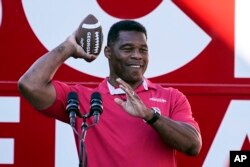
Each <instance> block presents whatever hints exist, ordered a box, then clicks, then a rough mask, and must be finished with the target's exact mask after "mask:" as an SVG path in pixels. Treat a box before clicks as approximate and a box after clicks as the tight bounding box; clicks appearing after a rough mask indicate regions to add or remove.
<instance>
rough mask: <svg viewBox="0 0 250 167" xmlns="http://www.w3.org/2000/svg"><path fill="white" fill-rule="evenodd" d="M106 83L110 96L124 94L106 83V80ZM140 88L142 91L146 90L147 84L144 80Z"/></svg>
mask: <svg viewBox="0 0 250 167" xmlns="http://www.w3.org/2000/svg"><path fill="white" fill-rule="evenodd" d="M106 82H107V85H108V89H109V93H110V94H111V95H117V94H125V92H124V91H123V90H122V89H121V88H115V87H114V86H112V85H111V84H110V83H109V82H108V80H106ZM142 87H143V89H144V90H148V83H147V81H146V79H143V82H142Z"/></svg>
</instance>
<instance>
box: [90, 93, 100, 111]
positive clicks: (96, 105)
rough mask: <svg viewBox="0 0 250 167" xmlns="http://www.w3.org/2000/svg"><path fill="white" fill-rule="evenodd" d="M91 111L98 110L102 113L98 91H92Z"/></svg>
mask: <svg viewBox="0 0 250 167" xmlns="http://www.w3.org/2000/svg"><path fill="white" fill-rule="evenodd" d="M90 105H91V111H92V112H93V111H98V112H99V114H101V113H102V96H101V94H100V93H99V92H94V93H92V95H91V101H90Z"/></svg>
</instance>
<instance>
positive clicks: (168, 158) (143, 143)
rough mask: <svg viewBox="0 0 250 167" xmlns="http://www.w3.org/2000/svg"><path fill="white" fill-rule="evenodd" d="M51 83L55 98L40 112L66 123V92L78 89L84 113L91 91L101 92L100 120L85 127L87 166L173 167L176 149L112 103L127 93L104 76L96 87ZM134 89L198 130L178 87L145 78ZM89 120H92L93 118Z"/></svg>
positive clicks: (149, 104)
mask: <svg viewBox="0 0 250 167" xmlns="http://www.w3.org/2000/svg"><path fill="white" fill-rule="evenodd" d="M53 85H54V87H55V89H56V94H57V98H56V100H55V102H54V103H53V104H52V106H50V107H49V108H48V109H46V110H43V111H42V112H43V113H44V114H45V115H48V116H50V117H53V118H56V119H58V120H61V121H64V122H66V123H68V122H69V118H68V114H67V113H66V111H65V108H66V101H67V96H68V93H69V92H71V91H75V92H77V94H78V96H79V101H80V111H81V112H82V113H83V114H86V113H87V112H89V106H90V97H91V94H92V93H93V92H94V91H99V92H100V93H101V95H102V100H103V113H102V115H101V116H100V120H99V123H98V124H97V125H96V126H94V127H92V128H90V129H89V130H88V133H87V135H86V139H85V144H86V149H87V152H88V167H100V166H103V167H175V166H176V162H175V150H174V149H172V148H170V147H168V146H167V145H166V144H164V143H163V141H162V140H161V138H160V136H159V135H158V134H157V132H156V131H155V130H154V129H153V128H152V127H151V126H149V125H148V124H146V123H144V122H143V121H142V119H140V118H137V117H133V116H131V115H129V114H128V113H126V112H125V111H124V110H123V109H122V108H121V107H120V106H118V105H117V104H116V103H115V102H114V98H116V97H118V98H121V99H124V100H126V95H125V94H124V92H123V91H122V90H121V89H120V88H118V89H116V88H114V87H113V86H111V85H110V84H108V81H107V79H105V80H103V82H101V83H100V84H99V86H98V87H97V88H95V89H90V88H87V87H84V86H82V85H74V86H69V85H66V84H64V83H62V82H59V81H53ZM135 92H136V93H137V95H138V96H139V97H140V98H141V100H142V101H143V102H144V103H145V105H146V106H147V107H149V108H150V107H158V108H159V109H160V110H161V113H162V115H164V116H166V117H169V118H171V119H173V120H176V121H181V122H185V123H188V124H189V125H191V126H193V127H195V128H196V129H197V130H198V131H199V127H198V124H197V122H196V121H195V120H194V118H193V117H192V112H191V108H190V104H189V102H188V100H187V99H186V97H185V96H184V95H183V94H182V93H181V92H180V91H178V90H177V89H174V88H163V87H161V86H160V85H157V84H153V83H151V82H150V81H149V80H146V79H145V80H144V82H143V84H141V85H140V86H139V87H138V88H136V90H135ZM89 121H90V122H89V123H91V121H92V119H91V118H90V120H89ZM81 124H82V119H77V127H76V129H77V130H78V132H79V133H81ZM76 141H77V142H78V140H76ZM78 145H79V144H78V143H77V147H78Z"/></svg>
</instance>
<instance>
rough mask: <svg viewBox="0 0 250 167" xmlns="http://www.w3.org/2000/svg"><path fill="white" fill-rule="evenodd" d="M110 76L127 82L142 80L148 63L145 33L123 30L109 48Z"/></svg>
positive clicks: (132, 82)
mask: <svg viewBox="0 0 250 167" xmlns="http://www.w3.org/2000/svg"><path fill="white" fill-rule="evenodd" d="M109 49H110V50H109V56H107V55H106V56H107V57H108V58H109V64H110V77H111V78H113V79H115V78H117V77H120V78H121V79H123V80H124V81H126V82H127V83H131V84H134V83H137V82H141V81H142V79H143V75H144V72H145V71H146V68H147V65H148V46H147V39H146V36H145V34H144V33H141V32H136V31H121V32H120V33H119V37H118V40H117V41H116V42H114V43H113V44H112V46H110V48H109Z"/></svg>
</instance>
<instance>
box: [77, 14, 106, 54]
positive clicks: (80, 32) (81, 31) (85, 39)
mask: <svg viewBox="0 0 250 167" xmlns="http://www.w3.org/2000/svg"><path fill="white" fill-rule="evenodd" d="M76 41H77V43H78V44H79V45H80V46H81V47H82V48H83V49H84V51H85V52H86V53H88V54H94V55H99V54H100V52H101V49H102V43H103V32H102V26H101V24H100V22H99V21H98V19H97V18H96V17H95V16H94V15H92V14H89V15H88V16H87V17H85V18H84V19H83V21H82V22H81V23H80V25H79V27H78V29H77V31H76Z"/></svg>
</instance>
